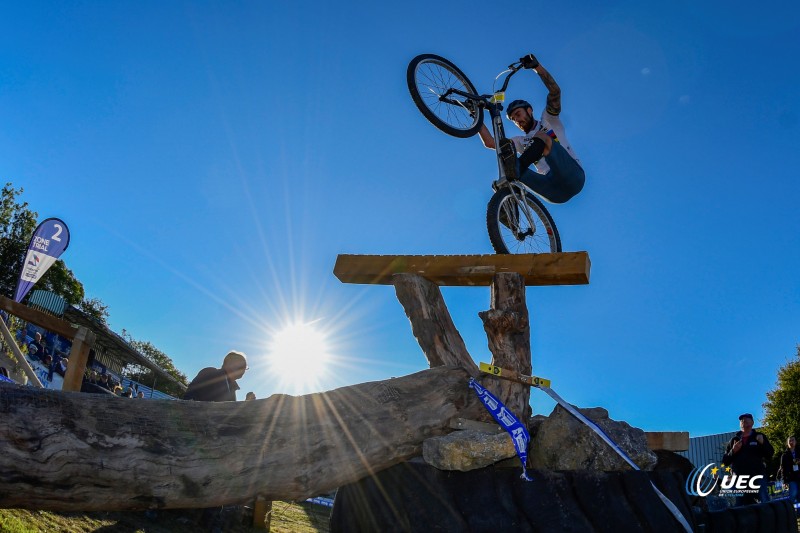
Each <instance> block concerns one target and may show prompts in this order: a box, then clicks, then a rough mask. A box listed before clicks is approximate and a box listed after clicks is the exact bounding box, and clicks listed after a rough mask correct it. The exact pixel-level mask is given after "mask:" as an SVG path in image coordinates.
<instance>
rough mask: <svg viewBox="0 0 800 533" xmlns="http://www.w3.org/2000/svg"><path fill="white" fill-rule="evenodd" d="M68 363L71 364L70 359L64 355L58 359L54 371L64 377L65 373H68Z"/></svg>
mask: <svg viewBox="0 0 800 533" xmlns="http://www.w3.org/2000/svg"><path fill="white" fill-rule="evenodd" d="M68 364H69V359H67V358H66V357H62V358H61V359H60V360H59V361H58V363H57V364H56V366H55V368H54V369H53V371H54V372H55V373H56V374H58V375H59V376H61V377H62V378H63V377H64V375H66V373H67V365H68Z"/></svg>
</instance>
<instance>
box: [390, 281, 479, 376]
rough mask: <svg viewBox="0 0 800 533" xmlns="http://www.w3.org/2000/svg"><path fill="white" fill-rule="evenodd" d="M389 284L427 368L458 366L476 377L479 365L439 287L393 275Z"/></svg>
mask: <svg viewBox="0 0 800 533" xmlns="http://www.w3.org/2000/svg"><path fill="white" fill-rule="evenodd" d="M392 281H393V282H394V288H395V292H396V293H397V299H398V300H400V303H401V304H402V305H403V309H405V312H406V316H408V320H409V321H410V322H411V330H412V331H413V333H414V337H416V339H417V342H419V345H420V347H421V348H422V351H423V353H424V354H425V357H426V358H427V359H428V364H429V365H430V367H431V368H435V367H437V366H460V367H463V368H464V369H466V370H467V372H469V374H470V375H471V376H472V377H477V376H478V375H479V374H480V370H479V369H478V365H476V364H475V361H473V360H472V356H470V354H469V352H468V351H467V347H466V345H465V344H464V339H462V338H461V334H460V333H459V332H458V330H457V329H456V326H455V324H453V319H452V318H451V317H450V312H449V311H448V310H447V305H446V304H445V303H444V298H442V291H441V290H440V289H439V286H438V285H436V284H435V283H433V282H432V281H429V280H427V279H425V278H423V277H422V276H420V275H417V274H395V275H394V277H393V278H392Z"/></svg>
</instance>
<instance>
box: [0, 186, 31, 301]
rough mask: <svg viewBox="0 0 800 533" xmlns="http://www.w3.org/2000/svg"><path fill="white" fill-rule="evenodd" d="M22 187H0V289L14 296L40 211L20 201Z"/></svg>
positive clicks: (10, 296)
mask: <svg viewBox="0 0 800 533" xmlns="http://www.w3.org/2000/svg"><path fill="white" fill-rule="evenodd" d="M21 194H22V189H21V188H20V189H15V188H14V186H13V185H12V184H11V183H6V184H5V186H4V187H3V189H2V191H0V293H2V294H4V295H5V296H8V297H9V298H13V297H14V289H15V288H16V286H17V278H19V273H20V270H21V269H22V262H23V261H24V259H25V253H26V250H27V248H28V243H29V242H30V240H31V237H32V236H33V231H34V230H35V229H36V217H37V216H38V215H37V214H36V212H34V211H31V210H30V208H29V207H28V202H22V203H20V202H19V201H18V196H19V195H21Z"/></svg>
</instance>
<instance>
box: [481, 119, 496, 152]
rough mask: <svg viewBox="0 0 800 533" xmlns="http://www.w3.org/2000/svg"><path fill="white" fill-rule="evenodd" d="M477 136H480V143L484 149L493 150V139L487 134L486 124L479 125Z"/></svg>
mask: <svg viewBox="0 0 800 533" xmlns="http://www.w3.org/2000/svg"><path fill="white" fill-rule="evenodd" d="M478 135H480V136H481V141H482V142H483V145H484V146H485V147H486V148H490V149H492V150H494V137H492V134H491V133H489V128H487V127H486V124H481V129H479V130H478Z"/></svg>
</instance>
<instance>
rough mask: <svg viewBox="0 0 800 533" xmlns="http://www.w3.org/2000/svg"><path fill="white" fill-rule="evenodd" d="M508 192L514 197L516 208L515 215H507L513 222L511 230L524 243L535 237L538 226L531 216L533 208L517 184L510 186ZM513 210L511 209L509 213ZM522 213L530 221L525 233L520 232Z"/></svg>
mask: <svg viewBox="0 0 800 533" xmlns="http://www.w3.org/2000/svg"><path fill="white" fill-rule="evenodd" d="M508 190H509V191H510V192H511V196H512V197H514V207H516V209H513V211H514V212H513V213H507V215H510V216H508V219H509V221H512V222H511V224H512V225H511V226H509V227H510V229H511V231H513V232H514V236H515V237H516V238H517V240H518V241H523V240H525V239H526V238H528V237H531V236H533V235H534V234H535V233H536V224H535V222H534V219H533V216H532V215H531V207H530V206H529V205H528V202H526V201H525V191H524V190H523V189H522V188H521V187H520V186H519V185H516V184H511V183H509V184H508ZM511 210H512V209H510V208H509V211H511ZM520 211H521V212H522V213H523V214H524V215H525V218H526V219H527V220H528V229H527V230H525V231H524V232H522V231H520Z"/></svg>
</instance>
